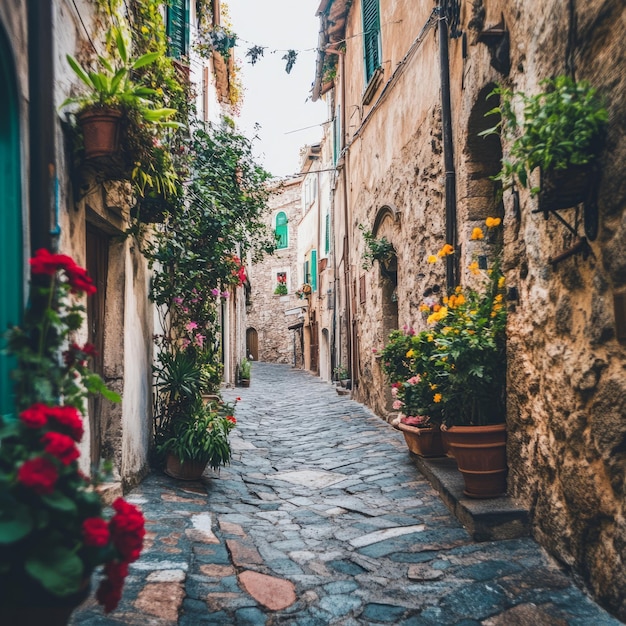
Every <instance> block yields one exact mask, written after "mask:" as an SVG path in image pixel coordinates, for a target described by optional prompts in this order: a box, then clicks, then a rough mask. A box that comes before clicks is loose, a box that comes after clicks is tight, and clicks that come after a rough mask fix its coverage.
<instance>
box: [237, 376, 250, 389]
mask: <svg viewBox="0 0 626 626" xmlns="http://www.w3.org/2000/svg"><path fill="white" fill-rule="evenodd" d="M239 386H240V387H249V386H250V379H249V378H241V379H239Z"/></svg>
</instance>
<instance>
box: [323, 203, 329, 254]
mask: <svg viewBox="0 0 626 626" xmlns="http://www.w3.org/2000/svg"><path fill="white" fill-rule="evenodd" d="M324 252H325V254H328V253H329V252H330V213H326V217H325V218H324Z"/></svg>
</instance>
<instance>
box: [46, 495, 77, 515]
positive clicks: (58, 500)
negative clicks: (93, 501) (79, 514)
mask: <svg viewBox="0 0 626 626" xmlns="http://www.w3.org/2000/svg"><path fill="white" fill-rule="evenodd" d="M41 500H42V502H44V503H45V504H47V505H48V506H49V507H50V508H53V509H56V510H57V511H63V512H65V513H76V503H75V502H74V500H72V499H71V498H68V497H67V496H65V495H63V494H62V493H61V492H59V491H54V492H53V493H51V494H48V495H44V496H41Z"/></svg>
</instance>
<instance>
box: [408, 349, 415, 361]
mask: <svg viewBox="0 0 626 626" xmlns="http://www.w3.org/2000/svg"><path fill="white" fill-rule="evenodd" d="M414 356H415V350H413V349H411V350H409V351H408V352H407V353H406V358H407V359H412V358H413V357H414Z"/></svg>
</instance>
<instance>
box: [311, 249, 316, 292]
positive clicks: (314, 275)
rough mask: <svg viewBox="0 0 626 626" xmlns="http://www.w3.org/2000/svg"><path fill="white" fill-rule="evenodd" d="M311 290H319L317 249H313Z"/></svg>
mask: <svg viewBox="0 0 626 626" xmlns="http://www.w3.org/2000/svg"><path fill="white" fill-rule="evenodd" d="M311 291H317V250H311Z"/></svg>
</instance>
